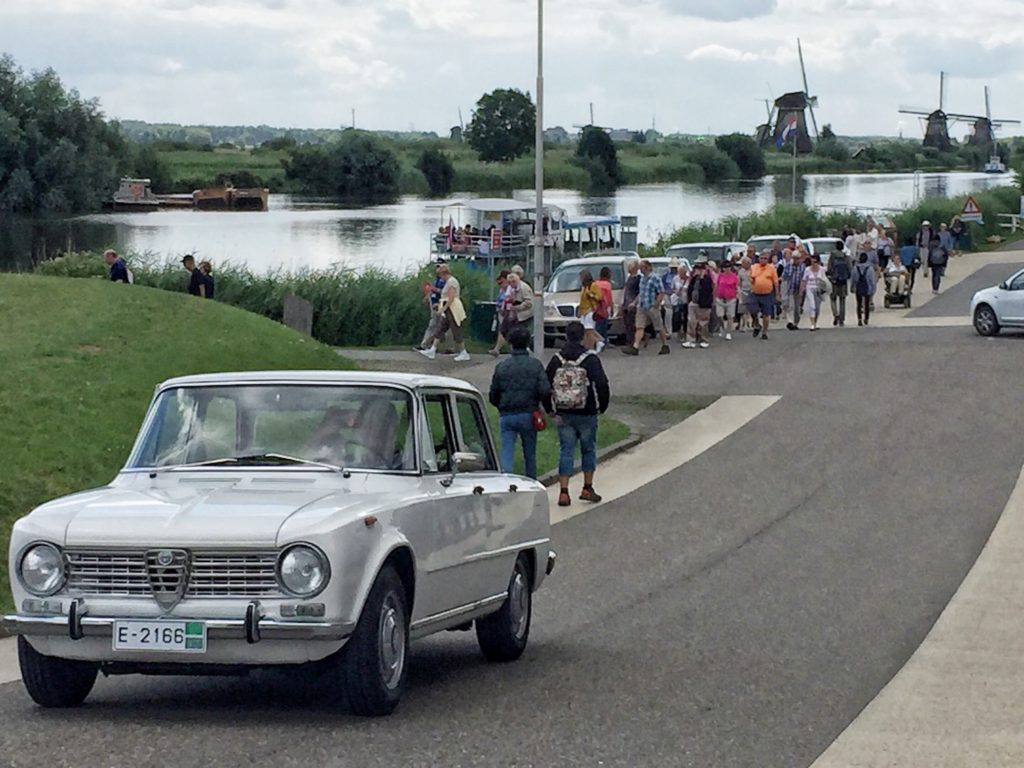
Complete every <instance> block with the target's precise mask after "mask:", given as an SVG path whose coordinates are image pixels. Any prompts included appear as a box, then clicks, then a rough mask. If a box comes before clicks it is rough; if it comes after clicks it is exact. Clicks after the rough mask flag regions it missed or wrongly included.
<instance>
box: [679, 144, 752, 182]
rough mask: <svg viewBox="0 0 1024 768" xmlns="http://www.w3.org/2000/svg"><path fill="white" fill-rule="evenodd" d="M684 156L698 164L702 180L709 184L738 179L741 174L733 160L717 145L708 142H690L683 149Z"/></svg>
mask: <svg viewBox="0 0 1024 768" xmlns="http://www.w3.org/2000/svg"><path fill="white" fill-rule="evenodd" d="M684 157H686V159H687V160H688V161H689V162H691V163H693V164H694V165H698V166H700V169H701V171H702V172H703V173H704V181H705V182H707V183H709V184H714V183H715V182H718V181H727V180H729V179H738V178H739V177H740V175H741V174H740V167H739V166H738V165H737V164H736V161H735V160H733V159H732V158H731V157H729V155H727V154H726V153H725V152H723V151H722V150H721V149H719V148H718V147H713V146H711V145H709V144H691V145H690V146H688V147H686V148H685V149H684Z"/></svg>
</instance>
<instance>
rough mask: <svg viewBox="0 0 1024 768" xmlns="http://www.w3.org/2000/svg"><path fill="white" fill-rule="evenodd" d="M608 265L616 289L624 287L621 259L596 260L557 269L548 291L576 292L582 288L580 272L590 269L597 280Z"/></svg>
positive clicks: (613, 286) (566, 265)
mask: <svg viewBox="0 0 1024 768" xmlns="http://www.w3.org/2000/svg"><path fill="white" fill-rule="evenodd" d="M604 267H608V269H609V270H610V271H611V273H612V277H611V283H612V288H613V289H614V290H618V289H619V288H621V287H622V283H623V270H622V262H621V261H597V260H596V259H595V260H594V263H593V264H572V265H570V264H565V265H563V266H561V267H559V268H558V269H556V270H555V274H553V275H552V276H551V281H550V282H549V283H548V288H547V292H548V293H569V292H575V291H578V290H579V289H580V272H581V271H582V270H584V269H589V270H590V274H592V275H593V276H594V279H595V280H597V279H598V277H599V276H600V274H601V269H602V268H604Z"/></svg>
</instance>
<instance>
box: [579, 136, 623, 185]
mask: <svg viewBox="0 0 1024 768" xmlns="http://www.w3.org/2000/svg"><path fill="white" fill-rule="evenodd" d="M576 162H577V164H578V165H580V166H581V167H583V168H585V169H586V170H587V172H588V173H589V174H590V185H591V187H592V188H593V189H597V190H611V189H615V188H616V187H617V186H618V185H619V184H621V183H622V169H620V168H619V156H618V152H617V150H616V149H615V142H613V141H612V139H611V136H609V135H608V134H607V133H606V132H605V130H604V129H603V128H597V127H595V126H593V125H587V126H584V127H583V130H582V131H581V132H580V141H579V144H577V145H576Z"/></svg>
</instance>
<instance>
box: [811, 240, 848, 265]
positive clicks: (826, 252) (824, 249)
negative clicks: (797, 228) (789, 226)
mask: <svg viewBox="0 0 1024 768" xmlns="http://www.w3.org/2000/svg"><path fill="white" fill-rule="evenodd" d="M803 242H804V245H805V246H807V250H808V252H809V253H816V254H818V255H819V256H821V263H822V265H823V266H826V267H827V266H828V257H829V256H831V255H832V254H833V253H834V252H835V251H836V250H837V248H838V250H840V251H842V252H843V253H845V254H846V255H847V256H849V255H850V252H849V251H848V250H846V245H845V243H843V241H842V240H841V239H839V238H838V237H808V238H807V239H806V240H804V241H803Z"/></svg>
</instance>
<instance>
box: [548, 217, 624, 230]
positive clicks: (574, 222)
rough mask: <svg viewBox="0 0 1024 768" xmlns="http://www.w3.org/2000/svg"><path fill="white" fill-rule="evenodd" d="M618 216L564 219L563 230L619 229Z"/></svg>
mask: <svg viewBox="0 0 1024 768" xmlns="http://www.w3.org/2000/svg"><path fill="white" fill-rule="evenodd" d="M620 223H621V222H620V221H619V217H618V216H570V217H569V218H567V219H562V229H592V228H593V227H617V226H619V224H620Z"/></svg>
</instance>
